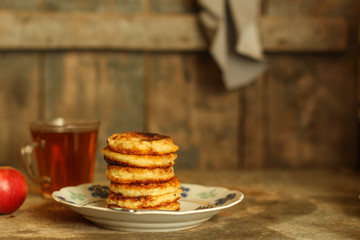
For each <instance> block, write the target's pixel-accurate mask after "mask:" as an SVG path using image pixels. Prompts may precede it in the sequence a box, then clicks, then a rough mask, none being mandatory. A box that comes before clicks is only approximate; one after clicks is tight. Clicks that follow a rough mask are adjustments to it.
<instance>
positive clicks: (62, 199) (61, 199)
mask: <svg viewBox="0 0 360 240" xmlns="http://www.w3.org/2000/svg"><path fill="white" fill-rule="evenodd" d="M57 198H58V199H59V200H60V201H62V202H67V203H71V204H75V203H74V202H73V201H69V200H67V199H65V198H64V197H61V196H57Z"/></svg>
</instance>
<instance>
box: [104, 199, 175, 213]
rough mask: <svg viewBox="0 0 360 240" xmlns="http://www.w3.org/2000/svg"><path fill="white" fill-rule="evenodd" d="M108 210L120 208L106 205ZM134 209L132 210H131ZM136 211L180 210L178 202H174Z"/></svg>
mask: <svg viewBox="0 0 360 240" xmlns="http://www.w3.org/2000/svg"><path fill="white" fill-rule="evenodd" d="M106 206H107V207H108V208H121V207H119V206H118V205H115V204H107V205H106ZM133 209H134V208H133ZM137 209H145V210H167V211H179V210H180V203H179V202H178V201H174V202H171V203H164V204H160V205H158V206H155V207H148V208H144V207H143V208H137Z"/></svg>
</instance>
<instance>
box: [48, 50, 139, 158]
mask: <svg viewBox="0 0 360 240" xmlns="http://www.w3.org/2000/svg"><path fill="white" fill-rule="evenodd" d="M44 72H45V74H44V78H45V99H44V103H45V107H44V109H45V117H46V118H53V117H58V116H61V117H70V118H75V117H78V118H95V119H98V120H100V121H101V127H100V132H99V144H98V146H99V148H98V155H99V161H100V164H103V162H104V161H103V157H102V154H101V149H102V148H104V147H105V146H106V139H107V138H108V137H109V136H110V135H111V134H113V133H119V132H123V131H131V130H133V131H142V130H144V126H145V116H144V114H145V113H144V107H143V106H144V102H145V99H144V90H143V85H144V82H143V81H144V72H143V54H141V53H120V52H106V51H104V52H87V51H84V52H76V51H71V52H54V53H47V54H46V56H45V61H44Z"/></svg>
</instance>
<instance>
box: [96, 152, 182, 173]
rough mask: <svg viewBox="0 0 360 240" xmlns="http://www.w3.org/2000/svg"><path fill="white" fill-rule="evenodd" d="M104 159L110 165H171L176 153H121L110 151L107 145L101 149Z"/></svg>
mask: <svg viewBox="0 0 360 240" xmlns="http://www.w3.org/2000/svg"><path fill="white" fill-rule="evenodd" d="M102 153H103V154H104V158H105V160H106V161H107V162H108V163H109V164H112V165H122V166H128V167H146V168H156V167H161V168H164V167H171V166H173V165H174V163H175V159H176V158H177V154H176V153H168V154H163V155H134V154H122V153H118V152H114V151H112V150H111V149H110V148H109V147H106V148H104V149H103V150H102Z"/></svg>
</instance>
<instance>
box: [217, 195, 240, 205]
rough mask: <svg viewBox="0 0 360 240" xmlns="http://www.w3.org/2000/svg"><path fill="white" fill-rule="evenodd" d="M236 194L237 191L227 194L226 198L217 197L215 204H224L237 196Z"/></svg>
mask: <svg viewBox="0 0 360 240" xmlns="http://www.w3.org/2000/svg"><path fill="white" fill-rule="evenodd" d="M235 196H236V194H235V193H230V194H228V195H226V197H224V198H219V199H216V200H215V205H216V206H221V205H224V204H225V203H226V202H227V201H229V200H231V199H233V198H235Z"/></svg>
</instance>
